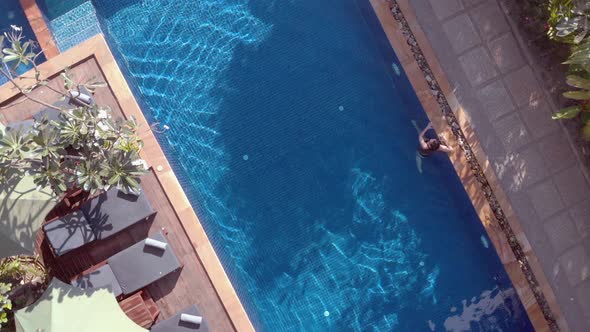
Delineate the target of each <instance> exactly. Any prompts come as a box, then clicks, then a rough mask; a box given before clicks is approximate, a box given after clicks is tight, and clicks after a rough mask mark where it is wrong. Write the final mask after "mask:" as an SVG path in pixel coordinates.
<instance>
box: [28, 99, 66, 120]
mask: <svg viewBox="0 0 590 332" xmlns="http://www.w3.org/2000/svg"><path fill="white" fill-rule="evenodd" d="M54 105H55V106H57V107H59V105H60V103H59V102H58V103H55V104H54ZM60 113H61V112H60V111H58V110H55V109H53V108H46V109H44V110H42V111H40V112H38V113H37V114H35V115H33V119H34V120H35V121H41V120H42V119H47V120H48V121H55V122H61V121H62V119H61V118H60V117H59V114H60Z"/></svg>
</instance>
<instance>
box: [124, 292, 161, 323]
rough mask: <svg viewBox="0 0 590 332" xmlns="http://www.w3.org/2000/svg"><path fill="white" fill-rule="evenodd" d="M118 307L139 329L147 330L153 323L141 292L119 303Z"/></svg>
mask: <svg viewBox="0 0 590 332" xmlns="http://www.w3.org/2000/svg"><path fill="white" fill-rule="evenodd" d="M119 306H121V309H122V310H123V311H124V312H125V314H127V316H128V317H129V318H130V319H131V320H132V321H134V322H135V323H136V324H137V325H139V326H141V327H144V328H146V329H147V328H149V327H150V326H152V324H153V323H154V319H153V318H152V314H151V313H150V310H149V308H148V306H147V305H146V303H145V301H144V299H143V296H142V291H139V292H137V293H135V294H133V295H131V296H130V297H128V298H126V299H124V300H123V301H121V302H119Z"/></svg>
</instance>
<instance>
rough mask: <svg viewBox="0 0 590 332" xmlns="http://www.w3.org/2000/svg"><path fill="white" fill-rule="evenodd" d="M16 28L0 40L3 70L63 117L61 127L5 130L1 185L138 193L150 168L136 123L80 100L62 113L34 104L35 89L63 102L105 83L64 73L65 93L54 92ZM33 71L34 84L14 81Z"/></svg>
mask: <svg viewBox="0 0 590 332" xmlns="http://www.w3.org/2000/svg"><path fill="white" fill-rule="evenodd" d="M23 39H24V38H23V36H22V34H21V33H20V29H19V28H18V27H13V30H12V32H11V33H7V34H5V35H4V36H0V45H4V42H6V43H7V44H8V47H6V48H3V49H2V54H0V59H1V60H2V62H3V63H4V64H6V65H8V66H5V67H4V68H1V69H0V74H2V75H3V76H4V77H6V78H7V79H8V80H9V81H10V82H11V83H12V84H13V85H14V86H15V87H16V88H17V89H18V90H19V91H20V92H21V93H22V94H23V96H24V98H27V99H29V100H31V101H34V102H37V103H39V104H42V105H44V106H45V107H47V108H52V109H55V110H57V111H59V112H60V113H59V118H60V120H59V121H55V120H51V121H50V120H48V119H47V118H44V119H38V120H35V122H34V126H33V128H34V130H7V131H6V132H4V133H0V181H3V182H4V181H6V180H7V179H8V178H10V177H15V176H22V175H24V174H29V175H32V176H33V177H34V181H35V184H37V185H38V186H39V187H45V186H50V187H51V188H52V189H53V191H54V192H55V193H56V194H62V193H64V192H66V191H67V190H69V189H72V188H82V189H83V190H85V191H87V192H90V193H93V194H94V193H97V192H100V191H103V190H108V189H109V188H110V187H117V188H119V189H120V190H122V191H124V192H131V193H138V191H139V188H140V187H139V182H138V178H139V177H140V176H141V175H143V174H144V173H145V170H146V165H145V162H144V161H143V160H141V159H140V157H139V153H140V150H141V149H142V147H143V142H142V140H141V139H140V137H139V135H138V125H137V122H136V121H135V119H133V118H132V119H129V120H125V121H122V120H120V121H115V120H113V118H112V115H111V113H112V111H111V109H110V108H109V107H108V106H100V105H90V104H87V103H85V102H84V101H82V100H79V102H78V104H80V106H78V107H76V108H74V109H65V108H64V109H62V108H60V107H56V106H54V105H52V104H49V103H46V102H44V101H41V100H38V99H36V98H35V97H34V96H32V95H31V92H32V91H33V90H34V89H37V88H39V87H46V88H48V89H51V90H52V91H54V92H56V93H59V94H60V95H61V96H62V98H66V97H69V96H72V95H74V96H75V93H76V92H78V93H79V91H80V88H81V87H85V88H86V89H88V90H90V91H94V89H96V88H100V87H104V86H105V85H106V84H105V83H102V82H85V83H78V82H76V80H75V77H73V75H72V74H71V73H70V72H69V71H68V70H66V71H64V72H63V73H61V77H62V78H63V80H64V87H63V91H62V90H59V89H55V88H52V87H51V86H49V85H48V81H47V80H45V79H42V78H41V73H40V71H39V70H38V68H37V65H36V63H35V61H36V58H37V56H38V55H39V53H35V51H34V50H35V47H36V45H35V44H34V42H32V41H24V40H23ZM22 64H24V65H32V66H33V68H34V72H35V75H34V76H35V77H34V79H33V81H34V83H33V84H32V85H30V86H21V85H20V82H21V80H19V81H18V82H17V80H15V79H13V77H14V76H15V75H16V68H17V67H18V66H19V65H22Z"/></svg>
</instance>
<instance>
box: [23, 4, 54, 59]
mask: <svg viewBox="0 0 590 332" xmlns="http://www.w3.org/2000/svg"><path fill="white" fill-rule="evenodd" d="M20 5H21V7H22V9H23V11H24V12H25V16H26V18H27V21H29V25H30V26H31V28H32V29H33V33H34V34H35V38H36V39H37V43H38V44H39V47H40V48H41V50H42V51H43V54H44V55H45V58H46V59H47V60H49V59H51V58H54V57H56V56H57V55H59V54H60V52H59V49H58V48H57V45H56V44H55V40H54V39H53V34H52V33H51V30H49V27H48V26H47V22H45V18H44V17H43V13H42V12H41V9H40V8H39V6H38V5H37V1H36V0H20Z"/></svg>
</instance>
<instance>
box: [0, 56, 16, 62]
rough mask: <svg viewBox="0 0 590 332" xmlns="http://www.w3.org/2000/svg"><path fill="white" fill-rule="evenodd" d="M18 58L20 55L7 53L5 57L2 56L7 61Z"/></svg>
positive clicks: (3, 60)
mask: <svg viewBox="0 0 590 332" xmlns="http://www.w3.org/2000/svg"><path fill="white" fill-rule="evenodd" d="M16 59H18V55H7V56H5V57H4V58H2V62H4V63H7V62H10V61H14V60H16Z"/></svg>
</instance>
